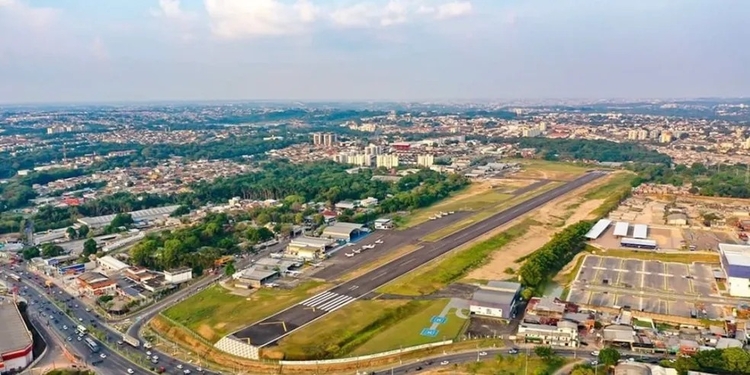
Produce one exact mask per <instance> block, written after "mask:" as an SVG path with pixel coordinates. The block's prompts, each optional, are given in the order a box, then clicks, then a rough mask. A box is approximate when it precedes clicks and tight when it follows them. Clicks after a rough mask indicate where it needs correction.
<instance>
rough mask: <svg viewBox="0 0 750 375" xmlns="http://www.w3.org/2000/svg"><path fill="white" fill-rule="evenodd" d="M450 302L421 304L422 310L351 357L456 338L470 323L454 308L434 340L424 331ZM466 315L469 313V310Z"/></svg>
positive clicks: (378, 336) (362, 347)
mask: <svg viewBox="0 0 750 375" xmlns="http://www.w3.org/2000/svg"><path fill="white" fill-rule="evenodd" d="M448 302H449V300H448V299H440V300H432V301H419V303H420V304H421V305H423V307H422V309H421V311H419V312H417V313H415V314H413V315H411V316H409V317H408V318H406V319H402V320H400V321H399V322H397V323H396V324H394V325H391V326H390V327H388V328H386V329H385V330H383V331H381V332H380V333H378V334H377V335H375V336H374V337H372V338H371V339H370V340H368V341H367V342H365V343H364V344H363V345H360V346H359V347H357V349H355V350H354V351H353V352H352V353H351V355H365V354H372V353H380V352H385V351H389V350H395V349H398V348H400V347H404V348H405V347H408V346H415V345H422V344H429V343H432V342H438V341H443V340H450V339H455V338H456V337H457V336H458V335H459V334H460V333H461V331H462V330H463V328H464V325H465V324H466V322H467V320H465V319H461V318H459V317H457V316H456V314H455V310H454V309H451V310H450V311H449V313H448V315H447V316H446V318H447V321H446V322H445V323H443V324H440V325H439V326H438V328H437V329H438V335H437V336H435V337H428V336H422V335H421V333H422V329H423V328H430V326H431V325H432V322H431V319H432V317H433V316H437V315H440V313H441V312H442V311H443V308H444V307H445V306H446V305H447V304H448ZM465 313H467V314H468V311H466V312H465Z"/></svg>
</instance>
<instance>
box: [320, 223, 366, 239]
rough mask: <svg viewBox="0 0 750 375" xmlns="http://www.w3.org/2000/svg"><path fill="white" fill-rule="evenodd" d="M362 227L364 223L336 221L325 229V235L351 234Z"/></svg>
mask: <svg viewBox="0 0 750 375" xmlns="http://www.w3.org/2000/svg"><path fill="white" fill-rule="evenodd" d="M360 229H362V224H356V223H341V222H336V223H334V224H333V225H329V226H327V227H326V228H325V229H323V236H326V235H329V236H330V235H337V236H350V235H351V234H352V232H354V231H355V230H360Z"/></svg>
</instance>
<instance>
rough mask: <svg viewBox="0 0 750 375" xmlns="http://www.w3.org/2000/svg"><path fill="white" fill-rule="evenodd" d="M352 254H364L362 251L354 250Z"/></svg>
mask: <svg viewBox="0 0 750 375" xmlns="http://www.w3.org/2000/svg"><path fill="white" fill-rule="evenodd" d="M352 252H353V253H354V254H359V253H361V252H362V250H360V249H354V250H352Z"/></svg>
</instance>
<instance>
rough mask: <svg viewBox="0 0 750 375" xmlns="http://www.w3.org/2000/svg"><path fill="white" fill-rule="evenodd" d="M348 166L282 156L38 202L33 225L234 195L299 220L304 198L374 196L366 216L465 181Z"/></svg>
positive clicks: (265, 217) (266, 212) (7, 227)
mask: <svg viewBox="0 0 750 375" xmlns="http://www.w3.org/2000/svg"><path fill="white" fill-rule="evenodd" d="M347 169H348V166H346V165H342V164H337V163H334V162H332V161H322V162H316V163H307V164H291V163H288V162H285V161H274V162H269V163H267V164H266V165H265V166H264V168H263V170H262V171H260V172H254V173H249V174H244V175H239V176H233V177H228V178H222V179H218V180H215V181H213V182H205V183H199V184H196V185H194V186H192V187H191V188H192V192H189V193H183V194H178V195H155V194H139V195H134V194H131V193H127V192H121V193H116V194H113V195H109V196H105V197H102V198H99V199H95V200H90V201H87V202H85V203H84V204H82V205H80V206H76V207H66V208H55V207H42V208H40V210H39V212H37V213H36V214H35V215H34V216H33V217H32V220H33V221H34V227H35V229H36V230H46V229H52V228H61V227H66V226H69V225H72V224H73V223H74V222H75V220H76V219H77V218H80V217H85V216H99V215H108V214H114V213H119V212H128V211H136V210H142V209H147V208H152V207H159V206H165V205H170V204H180V205H183V206H185V207H192V208H195V207H200V206H202V205H205V204H207V203H224V202H226V201H227V200H229V199H231V198H233V197H240V198H243V199H254V200H266V199H276V200H279V201H280V202H281V203H283V205H281V206H280V207H270V208H259V209H255V210H252V211H250V212H249V213H247V215H248V216H249V217H248V218H249V219H252V220H257V219H258V218H260V219H261V220H260V221H263V222H276V223H289V224H299V223H300V222H301V220H302V218H303V217H304V216H306V215H310V214H314V213H316V212H314V211H311V210H310V209H308V210H301V209H300V207H302V205H303V204H304V203H307V202H310V201H315V202H324V203H326V204H327V205H333V204H335V203H337V202H340V201H342V200H357V199H363V198H367V197H375V198H377V199H378V200H380V205H379V207H378V208H377V209H375V210H374V212H371V213H370V214H371V215H373V216H372V217H369V218H370V219H372V218H374V215H377V214H379V213H389V212H396V211H401V210H411V209H415V208H419V207H425V206H427V205H430V204H432V203H434V202H437V201H439V200H441V199H443V198H445V197H447V196H448V195H449V194H450V193H451V192H454V191H456V190H459V189H461V188H463V187H464V186H466V185H467V184H468V183H469V182H468V180H467V179H466V178H464V177H462V176H459V175H444V174H440V173H438V172H435V171H432V170H421V171H419V172H417V173H414V174H410V175H407V176H404V177H402V178H401V179H400V180H399V181H398V182H397V183H389V182H383V181H380V180H376V179H373V178H372V177H373V173H374V172H373V171H370V170H363V171H360V173H354V174H350V173H347V172H346V170H347ZM367 218H368V217H367V216H366V215H362V214H359V215H357V214H355V213H353V212H352V213H351V215H350V216H349V217H348V218H346V219H351V220H352V221H358V222H364V221H365V220H366V219H367ZM21 221H22V217H21V215H13V214H8V213H6V214H4V215H3V216H2V217H0V233H9V232H18V231H19V229H20V225H21Z"/></svg>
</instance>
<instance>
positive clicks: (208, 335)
mask: <svg viewBox="0 0 750 375" xmlns="http://www.w3.org/2000/svg"><path fill="white" fill-rule="evenodd" d="M196 333H197V334H199V335H201V337H204V338H205V339H206V340H211V341H213V340H214V338H215V336H216V332H214V330H213V329H212V328H211V327H209V326H207V325H205V324H201V326H200V327H198V329H197V330H196Z"/></svg>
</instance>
